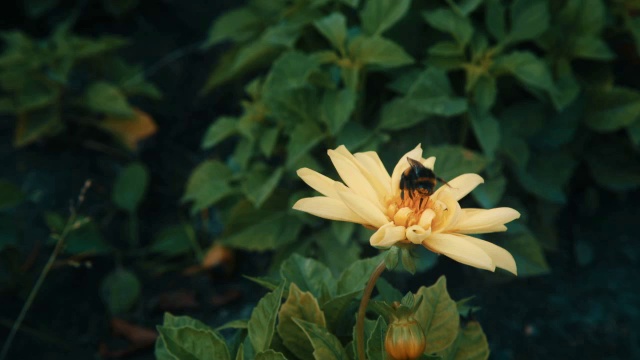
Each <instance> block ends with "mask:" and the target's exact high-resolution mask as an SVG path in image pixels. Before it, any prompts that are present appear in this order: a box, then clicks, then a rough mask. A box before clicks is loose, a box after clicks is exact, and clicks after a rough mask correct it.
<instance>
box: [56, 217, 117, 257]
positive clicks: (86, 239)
mask: <svg viewBox="0 0 640 360" xmlns="http://www.w3.org/2000/svg"><path fill="white" fill-rule="evenodd" d="M45 221H46V223H47V225H48V226H49V227H50V228H51V231H52V232H55V233H57V234H60V233H62V231H63V229H64V226H65V220H64V219H63V218H62V216H60V215H59V214H56V213H52V212H45ZM56 241H57V240H56V239H54V238H53V237H52V238H51V239H50V241H49V243H50V244H52V245H53V244H55V243H56ZM111 250H112V248H111V246H109V244H107V243H106V242H105V241H104V239H103V238H102V234H101V233H100V230H99V229H98V225H97V224H96V223H95V222H94V221H91V219H89V218H87V217H83V216H79V217H78V218H77V220H76V222H75V224H73V225H72V230H71V232H70V233H69V236H68V237H67V239H66V241H65V246H64V252H65V253H66V254H69V255H101V254H104V253H108V252H110V251H111Z"/></svg>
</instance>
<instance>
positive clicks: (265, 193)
mask: <svg viewBox="0 0 640 360" xmlns="http://www.w3.org/2000/svg"><path fill="white" fill-rule="evenodd" d="M283 173H284V168H282V167H278V168H276V169H270V168H266V169H264V170H257V171H252V172H251V174H250V176H249V177H248V178H247V179H246V181H245V183H244V186H243V188H244V193H245V194H246V195H247V198H248V199H249V201H251V202H252V203H253V205H254V206H255V207H257V208H259V207H260V206H262V204H263V203H264V202H265V201H266V200H267V198H268V197H269V196H271V194H272V193H273V191H274V190H275V188H276V187H277V186H278V183H279V182H280V179H281V178H282V174H283Z"/></svg>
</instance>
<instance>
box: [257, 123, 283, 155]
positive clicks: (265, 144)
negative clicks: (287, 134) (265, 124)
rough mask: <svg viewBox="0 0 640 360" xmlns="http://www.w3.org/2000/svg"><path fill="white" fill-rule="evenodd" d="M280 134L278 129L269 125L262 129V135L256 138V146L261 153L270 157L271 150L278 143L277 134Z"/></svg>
mask: <svg viewBox="0 0 640 360" xmlns="http://www.w3.org/2000/svg"><path fill="white" fill-rule="evenodd" d="M279 134H280V129H279V128H276V127H271V128H267V129H264V130H263V132H262V136H260V139H259V140H258V141H259V142H258V147H259V148H260V151H262V154H263V155H264V156H266V157H271V154H273V150H274V149H275V147H276V144H277V143H278V135H279Z"/></svg>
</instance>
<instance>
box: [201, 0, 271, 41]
mask: <svg viewBox="0 0 640 360" xmlns="http://www.w3.org/2000/svg"><path fill="white" fill-rule="evenodd" d="M263 21H264V20H263V19H262V18H261V17H260V16H259V15H258V14H256V13H255V12H254V11H252V10H251V9H250V8H249V7H241V8H239V9H234V10H231V11H228V12H225V13H223V14H222V15H221V16H220V17H218V18H217V19H216V20H215V21H214V22H213V25H212V26H211V29H210V30H209V35H208V37H207V40H206V42H205V43H204V44H203V47H205V48H208V47H211V46H214V45H216V44H219V43H221V42H223V41H225V40H231V41H234V42H242V41H246V40H249V39H252V38H254V37H255V36H257V35H258V34H259V33H260V31H261V30H262V27H263Z"/></svg>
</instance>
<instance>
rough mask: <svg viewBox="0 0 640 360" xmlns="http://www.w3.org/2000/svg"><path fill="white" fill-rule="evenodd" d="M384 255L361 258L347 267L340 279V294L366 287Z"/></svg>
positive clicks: (338, 287) (338, 288)
mask: <svg viewBox="0 0 640 360" xmlns="http://www.w3.org/2000/svg"><path fill="white" fill-rule="evenodd" d="M382 258H383V255H381V256H376V257H372V258H368V259H361V260H358V261H356V262H354V263H353V264H351V265H350V266H349V267H348V268H346V269H345V270H344V271H343V272H342V274H340V278H339V279H338V286H337V290H338V292H337V293H338V294H346V293H348V292H352V291H354V290H356V291H357V290H362V289H364V287H365V285H366V284H367V281H368V280H369V278H370V277H371V273H372V272H373V271H374V270H375V268H376V267H377V266H378V265H379V264H380V261H381V260H382Z"/></svg>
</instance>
